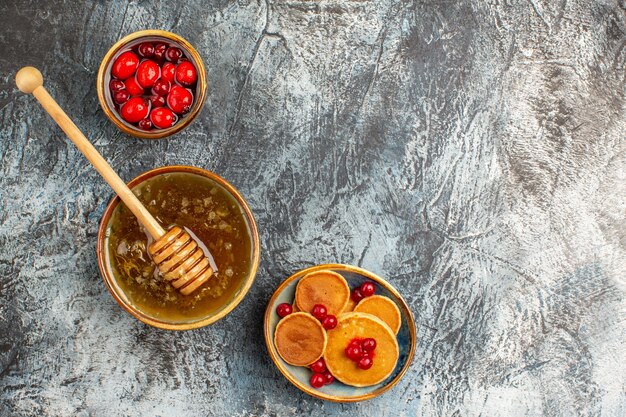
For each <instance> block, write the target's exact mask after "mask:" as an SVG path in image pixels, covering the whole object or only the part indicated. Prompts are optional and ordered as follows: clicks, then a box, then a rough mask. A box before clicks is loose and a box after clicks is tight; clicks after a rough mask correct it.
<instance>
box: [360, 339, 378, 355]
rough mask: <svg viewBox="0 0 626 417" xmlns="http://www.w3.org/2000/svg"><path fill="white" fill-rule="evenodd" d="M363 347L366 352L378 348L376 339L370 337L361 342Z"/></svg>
mask: <svg viewBox="0 0 626 417" xmlns="http://www.w3.org/2000/svg"><path fill="white" fill-rule="evenodd" d="M361 348H362V349H363V350H364V351H365V352H373V351H374V350H375V349H376V340H375V339H372V338H371V337H368V338H367V339H365V340H363V342H361Z"/></svg>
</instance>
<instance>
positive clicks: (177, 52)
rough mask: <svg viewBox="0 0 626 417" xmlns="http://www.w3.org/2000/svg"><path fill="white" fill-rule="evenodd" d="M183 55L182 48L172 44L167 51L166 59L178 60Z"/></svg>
mask: <svg viewBox="0 0 626 417" xmlns="http://www.w3.org/2000/svg"><path fill="white" fill-rule="evenodd" d="M182 56H183V51H182V50H181V49H180V48H177V47H175V46H170V47H169V48H167V51H165V59H167V60H168V61H172V62H178V60H179V59H180V58H181V57H182Z"/></svg>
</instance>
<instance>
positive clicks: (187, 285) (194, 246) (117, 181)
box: [15, 67, 214, 295]
mask: <svg viewBox="0 0 626 417" xmlns="http://www.w3.org/2000/svg"><path fill="white" fill-rule="evenodd" d="M15 83H16V84H17V88H19V89H20V91H22V92H24V93H27V94H32V95H34V96H35V98H36V99H37V100H38V101H39V103H40V104H41V106H42V107H43V108H44V110H46V111H47V112H48V114H50V116H52V118H53V119H54V121H55V122H57V124H58V125H59V127H61V129H63V131H64V132H65V133H66V134H67V136H68V137H69V138H70V140H71V141H72V142H74V145H76V147H77V148H78V150H79V151H81V152H82V153H83V155H85V157H86V158H87V159H88V160H89V162H91V164H92V165H93V166H94V168H96V170H97V171H98V172H99V173H100V175H102V177H103V178H104V180H105V181H106V182H107V183H108V184H109V185H110V186H111V188H113V191H115V193H116V194H117V195H118V196H119V197H120V198H121V199H122V201H123V202H124V204H126V207H128V208H129V209H130V211H131V212H132V213H133V214H134V215H135V217H137V220H139V223H141V224H142V225H143V227H145V228H146V230H147V231H148V233H150V235H151V236H152V238H153V239H154V242H153V243H152V244H151V245H150V246H149V248H148V251H149V252H150V255H151V256H152V259H153V260H154V262H155V263H156V264H157V266H158V267H159V271H160V272H161V274H162V275H163V277H164V278H165V279H166V280H167V281H168V282H170V283H171V284H172V285H173V286H174V288H176V289H177V290H178V291H180V293H181V294H183V295H189V294H191V293H192V292H194V291H195V290H196V289H198V288H199V287H200V286H201V285H202V284H204V283H205V282H206V281H207V280H208V279H209V278H211V276H212V275H213V272H214V271H213V268H211V264H210V262H209V259H208V258H207V256H206V255H205V253H204V252H203V251H202V248H200V246H198V243H197V242H196V241H195V240H194V239H193V238H192V236H191V235H190V234H189V233H188V232H187V231H185V230H184V229H182V228H180V227H178V226H174V227H172V228H171V229H170V230H168V231H165V230H164V229H163V228H162V227H161V225H160V224H159V223H158V222H157V221H156V219H155V218H154V217H153V216H152V215H151V214H150V212H148V210H147V209H146V208H145V207H144V205H143V204H141V202H140V201H139V200H138V199H137V197H136V196H135V194H134V193H133V192H132V191H131V190H130V189H129V188H128V186H127V185H126V184H125V183H124V181H122V179H121V178H120V177H119V176H118V175H117V174H116V173H115V171H113V169H112V168H111V166H110V165H109V164H108V163H107V162H106V161H105V160H104V158H103V157H102V155H100V154H99V153H98V151H97V150H96V148H94V147H93V145H92V144H91V143H90V142H89V141H88V140H87V138H86V137H85V135H83V134H82V132H81V131H80V130H79V129H78V128H77V127H76V125H75V124H74V123H73V122H72V120H71V119H70V118H69V117H68V115H67V114H65V112H64V111H63V109H61V107H60V106H59V105H58V104H57V102H56V101H54V99H53V98H52V97H51V96H50V94H48V91H46V89H45V88H44V87H43V77H42V75H41V72H39V70H38V69H37V68H33V67H24V68H22V69H21V70H19V72H18V73H17V75H16V76H15Z"/></svg>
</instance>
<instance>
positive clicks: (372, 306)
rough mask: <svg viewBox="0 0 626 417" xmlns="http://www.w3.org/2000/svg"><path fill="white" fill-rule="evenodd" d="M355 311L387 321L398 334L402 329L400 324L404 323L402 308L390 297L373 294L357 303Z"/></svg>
mask: <svg viewBox="0 0 626 417" xmlns="http://www.w3.org/2000/svg"><path fill="white" fill-rule="evenodd" d="M354 311H356V312H360V313H369V314H373V315H375V316H376V317H378V318H379V319H381V320H382V321H384V322H385V323H387V326H389V328H390V329H391V330H392V331H393V333H394V334H398V332H399V331H400V325H401V324H402V316H401V315H400V309H399V308H398V306H397V305H396V303H394V302H393V301H392V300H391V299H389V298H388V297H385V296H383V295H372V296H371V297H367V298H364V299H362V300H361V301H360V302H359V304H357V305H356V307H355V308H354Z"/></svg>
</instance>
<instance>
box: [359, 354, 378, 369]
mask: <svg viewBox="0 0 626 417" xmlns="http://www.w3.org/2000/svg"><path fill="white" fill-rule="evenodd" d="M372 365H374V360H373V359H372V358H370V357H369V356H363V357H362V358H361V359H359V362H358V363H357V364H356V366H358V367H359V368H360V369H363V370H368V369H370V368H371V367H372Z"/></svg>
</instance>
